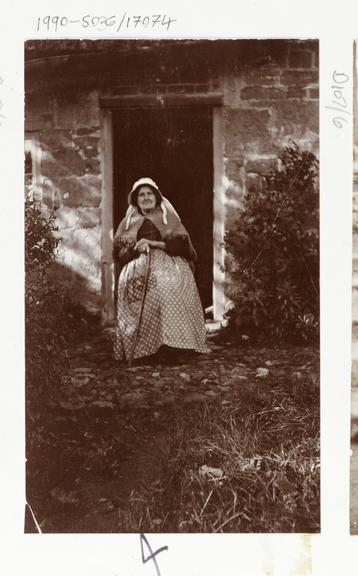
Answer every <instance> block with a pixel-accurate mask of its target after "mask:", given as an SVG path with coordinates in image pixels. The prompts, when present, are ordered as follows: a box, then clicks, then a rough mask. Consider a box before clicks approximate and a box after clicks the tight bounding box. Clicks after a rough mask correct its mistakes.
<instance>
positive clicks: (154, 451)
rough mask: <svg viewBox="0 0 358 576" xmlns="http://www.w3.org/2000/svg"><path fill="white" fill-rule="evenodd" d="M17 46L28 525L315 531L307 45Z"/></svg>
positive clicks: (316, 418)
mask: <svg viewBox="0 0 358 576" xmlns="http://www.w3.org/2000/svg"><path fill="white" fill-rule="evenodd" d="M355 50H357V45H356V46H355ZM24 51H25V56H24V58H25V71H24V73H25V137H24V167H25V168H24V172H25V179H24V218H25V352H26V360H25V370H26V383H25V386H26V390H25V400H26V506H25V510H24V531H25V533H40V532H41V533H143V532H146V533H153V532H158V533H224V532H226V533H308V534H312V533H319V532H320V253H319V246H320V226H319V225H320V218H319V147H320V146H319V144H320V142H319V41H318V40H314V39H298V38H293V39H281V38H277V39H238V40H235V39H227V40H223V39H220V40H218V39H195V40H194V39H189V38H187V39H180V40H179V39H178V40H174V39H171V40H164V39H156V40H154V39H145V40H144V39H141V40H139V39H138V40H134V39H128V40H127V39H126V40H123V39H122V40H112V39H97V40H89V39H86V40H74V39H64V40H60V39H48V40H39V39H33V40H27V41H26V42H25V45H24ZM355 72H356V70H355ZM356 83H357V79H356V75H355V90H356V91H355V107H356V108H357V102H358V100H357V88H356ZM354 138H355V140H354V141H355V152H356V153H357V150H358V132H357V115H355V132H354ZM322 156H323V153H322ZM354 182H355V184H357V182H358V179H357V176H356V175H355V180H354ZM356 228H357V230H358V224H357V223H356V222H355V221H354V232H355V231H356ZM355 245H356V241H355V243H354V246H355ZM357 246H358V244H357ZM353 258H354V255H353ZM353 263H355V259H353ZM354 279H355V275H354V276H353V294H354V295H355V289H356V287H355V284H354ZM357 286H358V284H357ZM354 302H355V299H354ZM354 302H353V339H354V334H355V324H354V322H355V318H356V320H357V322H358V307H357V310H356V315H354V314H355V312H354V311H355V307H354ZM353 351H355V347H354V343H353ZM354 353H355V352H354ZM354 353H353V368H352V374H353V376H352V398H353V402H352V414H353V415H352V449H353V459H352V467H351V531H352V532H354V533H358V448H357V438H358V436H357V434H358V408H357V410H356V413H354V407H355V406H356V407H357V406H358V395H357V393H356V391H357V390H358V387H357V386H358V380H357V382H356V381H355V371H357V373H358V364H357V367H356V363H355V362H358V348H357V353H356V360H355V359H354V358H355V356H354ZM354 426H356V435H355V436H354V430H353V428H354Z"/></svg>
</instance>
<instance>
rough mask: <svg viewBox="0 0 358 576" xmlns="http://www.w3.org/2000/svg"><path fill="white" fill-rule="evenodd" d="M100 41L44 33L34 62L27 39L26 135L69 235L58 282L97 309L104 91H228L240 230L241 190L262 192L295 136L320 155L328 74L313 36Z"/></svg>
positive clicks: (230, 215)
mask: <svg viewBox="0 0 358 576" xmlns="http://www.w3.org/2000/svg"><path fill="white" fill-rule="evenodd" d="M87 44H88V43H87ZM95 45H96V46H97V44H96V43H93V44H92V43H90V45H88V50H87V51H86V50H80V51H79V50H78V45H77V48H76V44H75V43H74V44H73V45H72V44H71V41H66V42H64V43H61V41H60V42H54V41H48V42H45V41H41V42H40V43H39V52H38V54H41V59H40V60H39V59H38V60H36V59H34V55H36V54H37V53H36V42H31V43H30V44H29V46H28V50H27V56H28V61H27V66H26V115H25V118H26V136H27V138H29V139H31V140H33V141H35V142H36V143H37V145H38V147H39V148H40V149H41V154H40V157H39V158H38V159H37V162H38V164H39V166H37V171H38V172H39V173H40V181H41V188H42V195H43V199H44V202H45V203H46V205H47V206H48V207H49V208H50V209H51V210H55V213H56V215H57V221H58V225H59V228H60V233H61V236H62V246H61V255H60V260H61V263H62V265H63V268H62V269H60V270H59V272H58V274H57V276H58V279H59V280H60V281H64V282H66V283H68V284H69V285H70V287H71V290H72V293H73V295H74V297H76V298H77V299H80V300H81V301H82V302H86V303H87V304H88V305H89V306H91V307H92V308H94V309H97V310H99V309H100V308H101V286H102V279H101V257H102V249H101V233H102V230H101V222H102V220H101V208H102V201H103V199H102V192H101V191H102V176H103V175H102V167H101V161H100V154H101V149H100V147H101V140H100V136H101V132H100V104H99V99H100V97H113V96H120V95H122V96H123V95H129V96H130V95H139V94H143V95H151V94H152V95H154V96H155V95H156V96H158V95H159V96H160V95H161V94H168V93H170V94H183V95H185V94H191V95H192V94H201V95H202V94H213V93H215V94H221V95H222V104H223V140H224V145H223V150H222V153H223V159H224V181H223V188H224V190H225V197H223V202H225V204H226V207H227V210H226V227H230V226H231V223H232V221H233V219H235V218H236V216H237V207H238V206H239V205H240V199H241V198H242V195H243V194H246V193H256V192H257V191H258V190H259V189H260V186H261V177H262V175H263V174H264V173H265V172H267V170H268V169H269V168H270V167H272V166H274V165H275V164H276V163H277V154H278V151H279V150H280V148H281V147H282V146H283V145H284V144H286V143H287V142H288V140H289V139H290V138H292V139H293V140H294V141H295V142H297V144H299V145H301V146H303V147H305V148H308V149H310V150H312V151H313V152H315V153H316V154H318V132H319V126H318V121H319V109H318V80H319V78H318V76H319V74H318V43H317V42H315V41H307V42H305V41H284V40H275V41H236V42H235V41H223V42H220V41H219V42H213V41H206V42H204V41H199V42H194V41H188V42H187V41H181V42H169V43H165V42H152V43H150V42H141V43H133V42H132V43H131V42H119V41H112V43H110V44H108V43H106V42H101V44H100V45H98V50H97V52H96V50H94V49H93V48H94V46H95ZM109 45H110V51H109V49H108V46H109ZM71 46H72V48H71ZM54 47H55V48H56V50H54Z"/></svg>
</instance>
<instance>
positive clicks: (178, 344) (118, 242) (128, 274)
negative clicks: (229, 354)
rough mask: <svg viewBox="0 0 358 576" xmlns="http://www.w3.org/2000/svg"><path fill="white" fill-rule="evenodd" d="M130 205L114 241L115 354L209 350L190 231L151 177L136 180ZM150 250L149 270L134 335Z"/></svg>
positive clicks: (127, 356)
mask: <svg viewBox="0 0 358 576" xmlns="http://www.w3.org/2000/svg"><path fill="white" fill-rule="evenodd" d="M128 204H129V207H128V210H127V214H126V216H125V218H124V219H123V220H122V221H121V223H120V224H119V226H118V229H117V232H116V234H115V237H114V244H113V257H114V259H115V260H116V261H117V262H118V263H119V264H120V266H122V269H121V272H120V275H119V280H118V292H117V311H116V334H115V342H114V356H115V358H116V359H118V360H124V359H128V358H131V355H132V354H133V358H141V357H144V356H149V355H151V354H155V353H156V352H157V351H158V350H159V349H160V347H161V346H169V347H172V348H181V349H186V350H195V351H196V352H209V349H208V348H207V346H206V342H205V324H204V315H203V310H202V306H201V301H200V297H199V294H198V290H197V287H196V283H195V280H194V276H193V272H192V269H193V266H194V262H195V260H196V253H195V250H194V248H193V245H192V243H191V240H190V238H189V234H188V232H187V231H186V229H185V228H184V226H183V224H182V223H181V221H180V218H179V216H178V214H177V213H176V211H175V210H174V208H173V206H172V205H171V204H170V202H169V201H168V200H167V199H166V198H164V197H163V196H162V194H161V192H160V190H159V188H158V186H157V185H156V183H155V182H154V181H153V180H152V179H151V178H141V179H140V180H137V182H135V183H134V185H133V188H132V190H131V192H130V194H129V197H128ZM149 250H150V270H149V276H148V280H147V287H146V292H145V297H144V303H143V310H142V315H141V322H140V327H139V332H138V338H137V339H136V338H135V333H136V327H137V322H138V317H139V315H140V309H141V305H142V295H143V288H144V284H145V278H146V269H147V262H148V251H149ZM133 346H135V349H134V351H133Z"/></svg>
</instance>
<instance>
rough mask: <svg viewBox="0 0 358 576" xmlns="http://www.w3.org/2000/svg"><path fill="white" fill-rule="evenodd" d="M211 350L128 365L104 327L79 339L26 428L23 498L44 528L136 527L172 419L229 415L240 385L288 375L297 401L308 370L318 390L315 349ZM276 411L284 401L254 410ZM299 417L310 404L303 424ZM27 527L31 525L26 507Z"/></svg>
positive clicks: (154, 484) (253, 387) (165, 457)
mask: <svg viewBox="0 0 358 576" xmlns="http://www.w3.org/2000/svg"><path fill="white" fill-rule="evenodd" d="M210 348H211V354H207V355H198V354H194V353H182V354H179V355H178V354H175V355H173V354H169V351H167V352H164V353H162V354H161V355H159V356H157V357H154V358H151V359H147V360H142V361H137V363H136V364H135V365H134V366H133V367H132V368H130V369H129V368H128V367H127V366H126V365H125V364H119V363H117V362H116V361H114V360H113V359H112V354H111V338H110V334H109V333H102V334H100V335H98V336H96V335H92V336H91V337H88V338H86V339H84V340H82V341H81V342H78V345H77V346H76V347H74V348H73V350H72V352H71V358H70V368H69V370H68V371H67V373H66V375H65V376H64V378H63V382H62V383H61V384H60V385H59V388H58V390H56V394H54V396H53V398H52V400H51V401H50V402H48V403H47V406H46V408H45V410H43V411H41V413H39V414H36V413H34V414H32V415H30V418H29V421H28V425H27V428H28V432H29V434H28V447H27V458H28V462H27V475H28V478H27V498H28V502H29V504H30V505H31V507H32V509H33V511H34V514H35V516H36V519H37V522H38V523H39V525H40V527H41V530H42V531H44V532H117V531H122V532H123V531H136V530H137V529H138V531H139V529H140V528H141V527H140V526H136V527H133V526H131V525H130V517H129V515H128V513H127V512H128V502H129V500H131V502H133V500H135V498H136V497H137V498H138V499H139V500H140V494H141V493H142V492H141V491H142V489H143V488H145V487H146V488H148V486H150V490H151V494H152V495H153V494H154V495H156V497H158V498H160V491H161V490H163V488H162V487H161V480H160V478H161V474H162V470H163V463H164V464H166V465H167V464H168V461H170V458H172V456H171V452H170V450H171V440H172V437H173V436H175V434H176V430H175V427H178V422H179V423H180V422H181V421H183V422H184V420H185V421H186V426H187V427H188V426H190V425H191V424H190V419H192V422H193V423H194V421H195V419H196V418H197V417H198V416H197V415H198V414H199V411H198V410H199V408H198V407H200V410H204V411H205V407H208V408H207V409H208V413H209V411H210V406H215V407H216V408H217V407H218V406H219V407H222V408H223V409H225V408H226V407H229V408H230V410H231V413H234V412H235V410H236V407H237V406H239V405H240V402H241V399H242V394H243V390H245V394H246V393H247V394H250V393H251V394H258V393H260V388H262V389H265V391H266V392H265V394H268V395H269V390H270V386H274V385H275V386H276V385H277V382H284V381H285V382H286V381H287V382H288V384H287V386H288V387H289V394H290V395H291V396H290V398H291V397H292V398H293V399H294V398H296V397H299V396H300V390H299V386H300V383H301V381H302V378H303V375H304V374H307V373H309V374H310V381H309V382H310V384H309V386H311V387H313V388H318V387H319V382H318V374H319V369H318V352H317V350H312V349H308V348H299V347H297V348H293V347H291V348H289V347H287V348H285V349H281V348H262V347H261V348H259V349H257V348H253V347H250V346H243V347H241V348H237V347H234V346H232V345H230V344H229V343H222V344H220V343H217V342H216V343H215V342H214V339H211V341H210ZM305 382H306V381H305ZM305 385H306V384H305ZM285 386H286V384H285ZM287 397H288V396H287ZM275 410H276V411H280V410H285V408H284V407H283V406H282V405H281V407H280V405H278V406H277V407H276V406H275V407H274V408H272V409H267V410H265V407H264V409H263V410H262V411H261V412H260V414H263V413H264V412H265V411H266V412H270V411H272V412H273V411H275ZM305 410H306V409H305ZM276 413H277V412H276ZM260 417H261V418H262V417H263V416H260ZM305 418H310V415H309V413H308V411H307V410H306V411H304V412H302V417H301V416H300V418H299V420H300V422H299V426H300V427H301V428H302V426H304V423H305V420H304V419H305ZM181 419H182V420H181ZM188 422H189V424H188ZM277 422H280V420H279V419H278V420H277ZM179 426H180V424H179ZM317 426H318V427H319V424H318V425H317ZM317 426H316V428H317ZM276 427H277V425H276ZM301 428H300V429H301ZM294 432H295V431H294V430H293V431H292V436H293V437H294ZM290 434H291V432H290ZM201 464H203V463H201ZM195 472H197V470H196V471H195ZM136 495H138V496H136ZM153 497H154V496H153ZM147 514H149V510H148V509H147ZM163 521H164V520H163V518H159V519H156V518H152V519H151V522H152V524H151V525H155V523H156V522H157V523H158V528H162V531H165V526H164V528H163ZM159 524H160V526H159ZM25 530H26V531H28V532H31V531H35V526H34V522H33V519H32V517H31V515H30V513H29V510H27V513H26V527H25Z"/></svg>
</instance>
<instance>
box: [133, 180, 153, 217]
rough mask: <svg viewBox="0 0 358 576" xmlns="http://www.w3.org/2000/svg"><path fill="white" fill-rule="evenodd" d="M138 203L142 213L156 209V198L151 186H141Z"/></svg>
mask: <svg viewBox="0 0 358 576" xmlns="http://www.w3.org/2000/svg"><path fill="white" fill-rule="evenodd" d="M137 202H138V207H139V208H140V209H141V210H142V212H150V211H151V210H153V209H154V208H155V205H156V198H155V194H154V192H153V190H152V189H151V188H150V186H141V188H140V189H139V192H138V197H137Z"/></svg>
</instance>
